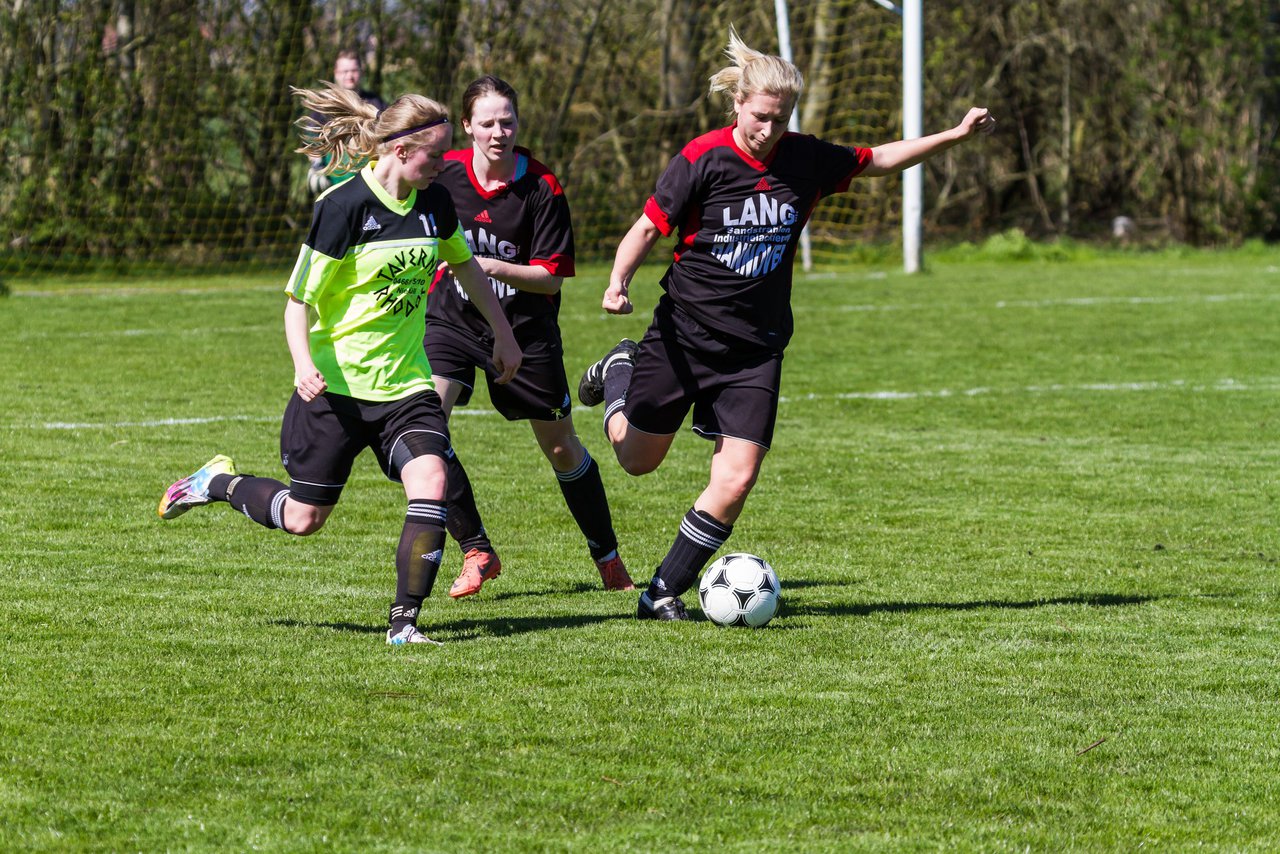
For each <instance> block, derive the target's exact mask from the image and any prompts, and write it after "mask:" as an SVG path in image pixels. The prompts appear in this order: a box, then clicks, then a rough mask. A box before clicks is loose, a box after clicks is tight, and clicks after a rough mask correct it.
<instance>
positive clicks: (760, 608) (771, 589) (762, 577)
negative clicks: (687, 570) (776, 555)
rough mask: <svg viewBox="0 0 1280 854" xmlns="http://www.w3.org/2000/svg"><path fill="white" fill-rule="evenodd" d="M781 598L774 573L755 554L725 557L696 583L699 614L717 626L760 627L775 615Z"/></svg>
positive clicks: (708, 568)
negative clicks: (699, 607) (700, 609)
mask: <svg viewBox="0 0 1280 854" xmlns="http://www.w3.org/2000/svg"><path fill="white" fill-rule="evenodd" d="M781 596H782V587H781V585H780V584H779V583H778V574H777V573H776V572H774V571H773V567H771V566H769V564H768V563H766V562H765V560H764V559H763V558H758V557H756V556H755V555H749V554H731V555H725V556H724V557H722V558H720V559H719V560H717V561H716V562H715V563H713V564H711V566H709V567H707V571H706V572H704V573H703V574H702V581H700V582H698V601H699V602H700V603H701V604H702V613H704V614H706V615H707V619H708V620H710V621H711V622H713V623H715V624H716V625H719V626H751V627H752V628H760V627H761V626H763V625H764V624H765V623H767V622H769V621H770V620H772V619H773V615H774V614H776V613H778V603H779V602H780V601H781Z"/></svg>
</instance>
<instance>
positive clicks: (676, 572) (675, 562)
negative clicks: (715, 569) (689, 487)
mask: <svg viewBox="0 0 1280 854" xmlns="http://www.w3.org/2000/svg"><path fill="white" fill-rule="evenodd" d="M731 533H733V526H732V525H726V524H725V523H723V522H719V521H717V520H716V519H715V518H714V517H712V516H711V514H709V513H704V512H702V511H701V510H692V509H691V510H690V511H689V512H688V513H686V514H684V518H683V519H681V520H680V533H678V534H676V541H675V542H674V543H672V544H671V551H669V552H667V556H666V557H665V558H663V559H662V565H661V566H659V567H658V574H657V575H655V576H654V577H653V580H652V581H650V582H649V598H650V599H654V600H657V599H661V598H663V597H666V596H679V595H680V594H681V593H684V592H685V591H686V590H688V589H689V588H690V587H692V586H693V583H694V582H695V581H697V580H698V573H699V572H702V567H704V566H705V565H706V563H707V561H709V560H711V556H712V555H713V554H715V553H716V550H717V549H718V548H720V547H721V546H722V545H724V542H725V540H727V539H729V535H730V534H731Z"/></svg>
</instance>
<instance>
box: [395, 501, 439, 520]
mask: <svg viewBox="0 0 1280 854" xmlns="http://www.w3.org/2000/svg"><path fill="white" fill-rule="evenodd" d="M448 516H449V508H448V507H447V506H446V505H444V504H418V503H416V502H410V504H409V507H408V509H407V510H405V513H404V517H405V520H406V521H414V522H439V523H440V524H444V520H445V519H446V518H448Z"/></svg>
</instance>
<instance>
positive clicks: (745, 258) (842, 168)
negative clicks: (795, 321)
mask: <svg viewBox="0 0 1280 854" xmlns="http://www.w3.org/2000/svg"><path fill="white" fill-rule="evenodd" d="M870 162H871V151H870V149H866V148H852V147H846V146H842V145H834V144H832V143H829V142H824V141H822V140H820V139H818V138H816V137H813V136H807V135H802V134H797V133H788V134H785V135H784V136H783V137H782V139H780V140H778V142H777V144H776V145H774V147H773V151H771V152H770V154H769V157H768V158H767V159H766V160H764V161H763V162H762V161H759V160H756V159H755V158H754V157H752V156H751V155H750V154H748V153H747V152H745V151H743V150H742V149H741V148H739V147H738V144H737V143H736V142H735V140H734V138H733V127H732V126H731V127H727V128H721V129H720V130H715V131H712V132H710V133H707V134H703V135H702V136H700V137H698V138H697V139H695V140H693V141H692V142H690V143H689V144H688V145H686V146H685V147H684V149H683V150H681V152H680V153H679V154H677V155H676V156H675V157H673V158H672V159H671V162H670V163H669V164H668V165H667V168H666V171H664V172H663V173H662V176H661V177H660V178H659V179H658V186H657V189H656V190H655V191H654V194H653V196H652V197H650V199H649V201H648V202H647V203H646V204H645V214H646V215H647V216H648V217H649V219H650V220H652V221H653V224H654V225H656V226H657V227H658V229H659V230H660V231H661V232H662V233H663V234H664V235H670V234H671V233H673V232H677V233H678V240H679V242H678V243H677V245H676V250H675V260H674V262H673V263H672V264H671V267H670V268H669V269H668V270H667V272H666V275H664V276H663V277H662V287H663V289H664V290H665V291H666V292H667V294H668V295H669V296H670V298H671V299H672V300H673V301H674V302H675V303H676V305H678V306H679V307H680V308H681V309H683V310H684V311H685V312H686V313H687V314H689V315H690V316H691V317H693V319H694V320H696V321H698V322H699V323H700V324H702V325H703V326H704V327H706V328H707V329H708V330H710V331H711V332H712V333H713V334H715V335H716V336H717V337H724V338H727V339H730V340H735V341H741V342H745V343H746V344H747V345H749V346H756V347H764V348H767V349H771V350H777V351H779V352H780V351H781V350H782V349H783V348H784V347H786V346H787V342H788V341H790V340H791V332H792V328H793V327H792V318H791V267H792V262H793V261H794V260H795V253H796V246H797V245H798V244H799V241H800V232H801V230H802V229H803V228H804V224H805V223H806V222H807V221H808V220H809V215H810V214H811V213H812V212H813V208H814V206H815V205H816V204H817V203H818V200H819V199H821V198H823V197H824V196H829V195H832V194H833V193H841V192H844V191H845V190H847V189H848V188H849V182H850V180H851V179H852V178H853V177H854V176H855V175H857V174H858V173H859V172H861V171H862V170H863V169H865V168H866V167H867V164H868V163H870Z"/></svg>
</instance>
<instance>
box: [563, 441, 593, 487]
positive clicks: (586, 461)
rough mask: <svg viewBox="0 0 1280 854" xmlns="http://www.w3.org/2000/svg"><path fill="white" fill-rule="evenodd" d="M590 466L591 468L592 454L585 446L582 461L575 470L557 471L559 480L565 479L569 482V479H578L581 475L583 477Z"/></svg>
mask: <svg viewBox="0 0 1280 854" xmlns="http://www.w3.org/2000/svg"><path fill="white" fill-rule="evenodd" d="M590 468H591V454H590V453H588V452H587V449H586V448H583V449H582V462H581V463H579V464H578V467H577V468H576V469H574V470H573V471H558V472H556V479H557V480H561V481H564V482H566V483H567V482H569V481H571V480H577V479H578V478H580V477H582V476H583V475H584V474H586V473H587V471H588V470H589V469H590Z"/></svg>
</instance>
